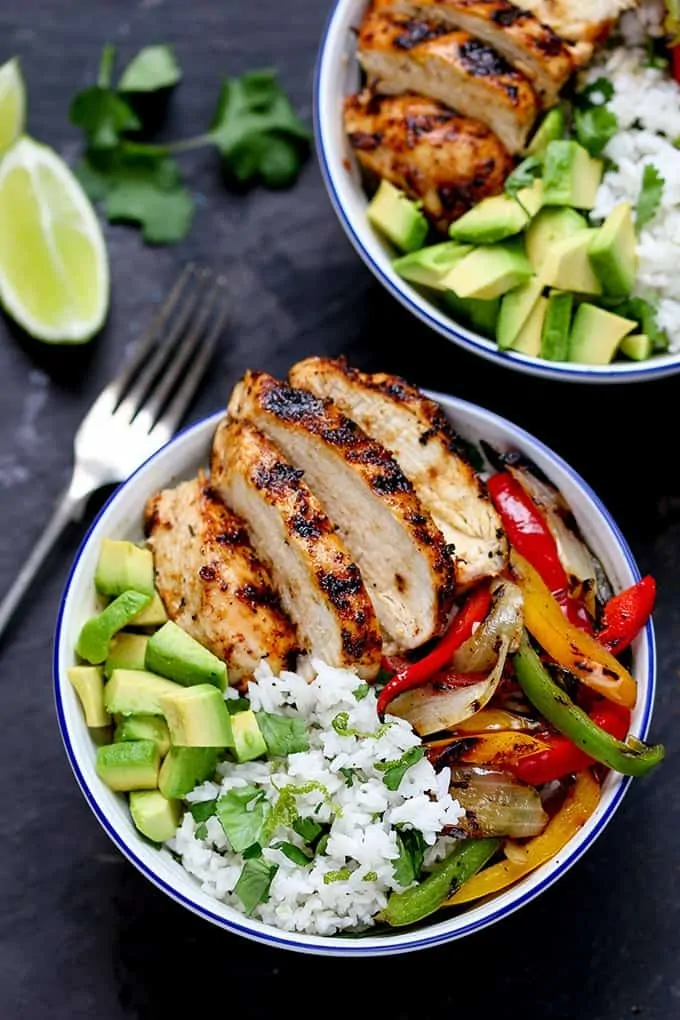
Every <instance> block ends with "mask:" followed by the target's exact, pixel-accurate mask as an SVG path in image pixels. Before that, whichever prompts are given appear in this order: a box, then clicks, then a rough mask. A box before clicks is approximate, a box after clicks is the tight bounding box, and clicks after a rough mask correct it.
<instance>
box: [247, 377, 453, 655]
mask: <svg viewBox="0 0 680 1020" xmlns="http://www.w3.org/2000/svg"><path fill="white" fill-rule="evenodd" d="M228 411H229V414H231V415H232V416H233V417H234V418H237V419H246V420H248V421H250V422H252V423H253V424H254V425H255V426H256V427H257V428H259V429H261V430H262V431H263V432H265V433H266V434H267V435H268V436H270V438H271V439H272V440H273V441H274V442H275V443H277V444H278V446H280V448H281V449H282V450H283V451H284V453H285V454H286V456H287V457H288V459H289V460H290V461H291V463H293V464H294V465H295V466H296V467H297V468H300V469H301V470H302V471H304V475H305V481H306V482H307V484H308V485H309V487H310V489H311V490H312V491H313V492H314V493H315V494H316V496H317V497H318V498H319V500H320V501H321V503H322V504H323V505H324V507H325V509H326V512H327V513H328V515H329V517H330V518H331V520H332V521H333V522H334V524H335V525H336V527H337V529H338V533H339V534H340V535H341V536H342V538H343V540H344V541H345V542H346V544H347V547H348V549H349V550H350V553H351V554H352V556H353V557H354V559H355V560H356V562H357V564H358V565H359V569H360V570H361V573H362V576H363V578H364V581H365V583H366V586H367V588H368V591H369V594H370V595H371V598H372V600H373V604H374V606H375V611H376V614H377V616H378V620H379V621H380V625H381V627H382V630H383V635H384V637H385V640H386V648H388V650H389V651H390V652H395V651H405V650H406V649H409V648H416V647H418V646H419V645H421V644H423V643H424V642H425V641H428V640H429V639H430V638H431V637H434V636H435V635H436V634H439V633H441V631H442V630H443V629H444V628H445V626H446V624H447V622H448V617H449V614H450V610H451V608H452V603H453V592H454V565H453V560H452V558H451V556H450V553H449V551H448V549H447V547H446V543H445V541H444V537H443V535H442V533H441V532H440V530H439V529H438V528H437V527H436V525H435V524H434V522H433V521H432V518H431V517H430V515H429V513H428V512H427V511H426V510H425V508H424V507H423V506H422V504H421V502H420V500H419V499H418V497H417V496H416V494H415V492H414V489H413V486H412V485H411V483H410V482H409V481H408V479H407V478H406V477H405V475H404V473H403V471H402V470H401V468H400V467H399V465H398V464H397V462H396V461H395V459H394V457H392V455H391V454H390V453H389V451H388V450H386V449H385V447H384V446H382V445H381V444H380V443H378V442H377V441H376V440H374V439H371V438H370V437H369V436H367V435H366V433H365V432H364V431H363V430H362V429H361V428H360V427H359V426H358V425H357V424H356V422H354V421H353V420H351V419H350V418H347V417H346V416H345V415H343V414H342V413H341V412H340V410H339V409H338V408H337V407H336V406H335V405H334V404H333V403H332V402H331V401H322V400H319V398H318V397H316V396H314V395H313V394H312V393H311V392H309V391H308V390H302V389H295V388H294V387H291V386H289V385H288V384H287V383H285V382H281V381H279V380H277V379H274V378H272V376H270V375H267V374H265V373H264V372H247V373H246V375H245V377H244V378H243V380H242V381H241V382H240V383H238V384H237V385H236V386H235V387H234V390H233V393H232V396H231V399H230V401H229V407H228Z"/></svg>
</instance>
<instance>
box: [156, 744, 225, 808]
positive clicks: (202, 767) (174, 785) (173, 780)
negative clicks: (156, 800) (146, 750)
mask: <svg viewBox="0 0 680 1020" xmlns="http://www.w3.org/2000/svg"><path fill="white" fill-rule="evenodd" d="M218 754H219V752H218V750H217V749H216V748H214V747H171V748H170V750H169V751H168V753H167V755H166V756H165V758H164V759H163V764H162V765H161V770H160V772H159V774H158V788H159V790H160V791H161V793H162V794H163V796H164V797H169V798H170V799H172V798H173V797H179V798H180V799H181V798H182V797H186V795H187V793H190V792H191V791H192V790H193V788H194V787H195V786H197V785H198V784H199V783H204V782H205V781H206V779H212V777H213V776H214V775H215V769H216V768H217V758H218Z"/></svg>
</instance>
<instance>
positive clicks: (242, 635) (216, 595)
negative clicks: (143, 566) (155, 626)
mask: <svg viewBox="0 0 680 1020" xmlns="http://www.w3.org/2000/svg"><path fill="white" fill-rule="evenodd" d="M145 528H146V534H147V539H148V543H149V545H150V547H151V549H152V550H153V554H154V566H155V570H156V586H157V588H158V591H159V593H160V596H161V598H162V599H163V602H164V604H165V608H166V610H167V613H168V616H169V617H170V619H171V620H174V621H175V623H177V624H179V626H180V627H182V628H183V629H184V630H186V631H187V632H188V633H189V634H191V636H192V637H194V638H196V640H197V641H200V642H201V644H202V645H205V646H206V648H209V649H210V651H211V652H213V653H214V654H215V655H217V656H218V657H219V658H220V659H223V660H224V661H225V662H226V663H227V665H228V667H229V679H230V682H232V683H233V682H235V681H237V680H240V679H243V678H245V677H248V676H250V675H252V673H253V671H254V670H255V668H256V667H257V665H258V664H259V663H260V662H261V661H262V660H263V659H266V660H267V662H268V663H269V665H270V666H271V668H272V670H273V671H274V672H275V673H278V672H279V671H280V670H281V669H288V668H294V665H295V658H296V655H297V651H298V649H299V647H300V644H299V641H298V637H297V633H296V631H295V627H294V626H293V624H292V622H291V620H290V619H289V618H288V616H287V615H286V614H285V612H284V611H283V609H282V607H281V603H280V600H279V596H278V594H277V592H276V590H275V588H274V586H273V584H272V579H271V576H270V574H269V572H268V571H267V569H266V568H265V566H264V565H263V564H262V563H261V562H260V560H259V559H258V558H257V556H256V555H255V552H254V551H253V549H252V547H251V545H250V543H249V541H248V534H247V531H246V528H245V525H244V522H243V520H241V519H240V518H239V517H237V516H236V514H234V513H233V512H232V511H231V510H229V509H227V507H226V506H225V505H224V503H223V502H222V500H221V499H220V498H219V496H218V495H217V493H216V492H215V491H214V489H213V488H212V487H211V485H210V484H208V482H207V481H206V479H205V478H204V477H203V476H199V477H198V478H195V479H193V481H190V482H182V483H181V484H180V485H178V486H177V487H176V488H174V489H164V490H163V491H162V492H159V493H158V494H157V495H155V496H153V497H152V498H151V499H150V500H149V502H148V503H147V506H146V511H145Z"/></svg>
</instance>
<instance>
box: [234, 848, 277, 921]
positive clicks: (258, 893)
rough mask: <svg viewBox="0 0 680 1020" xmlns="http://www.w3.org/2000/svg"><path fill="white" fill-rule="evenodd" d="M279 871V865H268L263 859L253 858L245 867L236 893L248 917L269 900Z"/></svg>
mask: <svg viewBox="0 0 680 1020" xmlns="http://www.w3.org/2000/svg"><path fill="white" fill-rule="evenodd" d="M278 870H279V869H278V865H277V864H267V862H266V861H265V860H264V858H263V857H253V858H251V859H250V860H248V861H246V862H245V864H244V865H243V869H242V871H241V874H240V875H239V877H238V881H237V882H236V885H235V886H234V892H235V893H236V895H237V896H238V898H239V899H240V901H241V903H242V904H243V906H244V908H245V912H246V914H247V915H248V916H250V914H252V912H253V910H254V909H255V907H256V906H257V905H258V904H259V903H266V902H267V900H268V899H269V887H270V885H271V884H272V880H273V878H274V875H275V874H276V872H277V871H278Z"/></svg>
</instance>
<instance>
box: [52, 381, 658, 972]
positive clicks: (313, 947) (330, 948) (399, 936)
mask: <svg viewBox="0 0 680 1020" xmlns="http://www.w3.org/2000/svg"><path fill="white" fill-rule="evenodd" d="M424 392H425V393H426V395H427V396H429V397H431V398H432V399H434V400H439V401H444V402H445V408H446V409H447V410H451V409H453V410H454V411H455V410H456V409H460V410H461V412H463V413H465V412H466V411H467V412H468V413H472V414H473V415H474V414H478V415H479V414H481V415H483V416H484V418H485V419H486V420H489V421H490V422H492V423H494V424H496V425H497V426H498V427H500V428H501V429H503V430H509V431H510V433H511V434H514V436H515V437H516V438H517V439H519V440H520V441H522V442H526V443H528V444H529V446H530V447H531V446H533V447H536V448H538V449H539V450H540V452H541V453H542V454H543V455H544V456H546V457H547V458H548V459H549V460H550V461H551V462H552V463H553V464H556V465H557V467H558V468H559V469H561V470H562V471H563V472H565V473H566V474H567V475H568V476H569V478H570V479H571V480H572V481H573V483H574V484H575V485H576V486H578V488H579V489H581V490H582V491H583V493H584V495H585V496H586V498H587V500H588V501H589V502H590V503H592V504H593V506H594V508H595V510H596V511H598V512H599V514H600V516H601V518H602V520H603V523H604V524H605V526H606V529H607V531H608V532H609V534H610V536H611V538H612V540H613V542H614V544H615V545H616V547H617V550H618V552H619V554H620V555H621V556H622V558H623V560H624V561H625V563H626V565H627V567H628V569H629V570H630V572H631V574H632V575H633V576H634V577H635V578H636V579H639V577H640V570H639V568H638V565H637V563H636V560H635V558H634V556H633V553H632V550H631V549H630V547H629V545H628V542H627V541H626V539H625V537H624V536H623V533H622V532H621V530H620V528H619V527H618V525H617V523H616V521H615V520H614V518H613V517H612V515H611V513H610V512H609V510H608V509H607V508H606V506H605V505H604V503H603V502H602V500H601V499H600V498H599V496H598V495H597V494H596V493H595V491H594V490H593V489H592V488H591V487H590V485H589V484H588V483H587V482H586V481H585V479H583V478H582V477H581V475H580V474H579V473H578V472H577V471H576V470H575V469H574V468H572V467H571V465H569V464H568V462H567V461H566V460H564V459H563V458H562V457H561V456H560V455H559V454H558V453H556V452H555V451H554V450H552V449H551V448H550V447H549V446H547V445H546V444H545V443H543V442H542V441H541V440H540V439H538V438H537V437H536V436H534V435H533V434H532V433H530V432H528V431H527V430H525V429H523V428H522V427H521V426H518V425H515V424H514V423H513V422H511V421H509V419H507V418H505V417H503V416H502V415H498V414H496V413H495V412H491V411H488V410H487V409H486V408H483V407H481V406H480V405H478V404H475V403H472V402H471V401H467V400H464V399H462V398H459V397H453V396H450V395H449V394H444V393H440V392H437V391H432V390H424ZM447 405H448V406H447ZM224 413H225V412H224V410H220V411H217V412H215V413H214V414H211V415H208V416H206V417H204V418H201V419H199V420H198V421H196V422H194V423H193V424H191V425H189V426H188V427H186V428H185V429H182V430H181V431H180V432H178V433H176V435H175V436H174V437H173V438H172V439H170V440H169V441H168V442H167V443H166V444H165V445H164V446H162V447H161V448H160V449H159V450H157V451H156V453H154V454H152V456H150V457H149V458H148V459H147V460H146V461H145V462H144V463H143V464H142V465H140V467H139V468H137V470H136V471H134V472H133V474H131V475H130V476H129V477H128V478H127V479H126V480H125V481H124V482H122V483H121V484H120V485H119V486H118V487H117V488H116V489H115V490H114V492H113V493H112V494H111V495H110V496H109V498H108V499H107V500H106V502H105V503H104V505H103V506H102V507H101V509H100V510H99V512H98V513H97V515H96V516H95V518H94V520H93V521H92V523H91V524H90V526H89V528H88V529H87V532H86V534H85V536H84V537H83V539H82V541H81V543H80V545H79V547H78V550H77V552H76V554H75V557H74V559H73V561H72V564H71V567H70V570H69V574H68V577H67V579H66V582H65V584H64V587H63V590H62V595H61V600H60V604H59V610H58V614H57V620H56V625H55V632H54V642H53V663H52V671H53V672H52V679H53V697H54V703H55V709H56V714H57V722H58V726H59V731H60V735H61V738H62V742H63V744H64V748H65V751H66V756H67V758H68V761H69V764H70V766H71V769H72V771H73V773H74V776H75V778H76V781H77V783H78V786H79V787H80V790H81V792H82V794H83V796H84V797H85V800H86V801H87V803H88V805H89V807H90V809H91V811H92V812H93V814H94V816H95V818H96V819H97V821H98V822H99V824H100V825H101V827H102V828H103V829H104V831H105V832H106V834H107V835H108V837H109V838H110V839H111V840H112V842H113V843H114V844H115V845H116V846H117V848H118V849H119V850H120V851H121V853H122V854H123V855H124V856H125V857H126V858H127V859H128V860H129V861H130V862H131V863H132V864H133V865H134V866H135V867H136V868H137V869H138V870H139V871H140V872H141V873H142V874H143V875H144V876H145V877H146V878H147V879H149V880H150V881H151V882H152V883H153V885H155V886H156V887H157V888H158V889H160V890H161V892H164V893H166V894H167V895H168V896H169V897H170V898H171V899H173V900H175V902H177V903H180V904H181V905H183V906H185V907H187V908H188V909H189V910H191V911H192V912H193V913H195V914H197V915H198V916H200V917H202V918H204V919H205V920H207V921H209V922H211V923H212V924H214V925H216V926H217V927H219V928H222V929H223V930H225V931H227V932H230V933H232V934H239V935H243V936H244V937H246V938H248V939H250V940H252V941H256V942H259V943H261V944H264V945H269V946H272V947H278V948H283V949H287V950H291V951H294V952H300V953H306V954H311V955H325V956H337V957H340V956H354V957H359V956H361V957H368V956H386V955H393V954H399V953H404V952H410V951H411V950H420V949H426V948H429V947H434V946H439V945H444V944H446V943H447V942H452V941H455V940H457V939H459V938H462V937H463V936H466V935H471V934H473V933H475V932H477V931H480V930H482V929H483V928H486V927H489V926H490V925H492V924H494V923H495V922H497V921H500V920H503V919H504V918H506V917H508V916H510V914H513V913H514V912H515V911H516V910H519V909H520V908H521V907H523V906H525V905H526V904H527V903H529V902H531V901H532V900H534V899H535V898H536V897H537V896H539V895H540V894H541V893H542V892H544V891H545V890H546V889H548V888H549V887H550V886H552V885H553V884H554V883H555V882H556V881H557V880H558V879H560V878H561V877H562V876H563V875H565V874H566V872H567V871H569V869H570V868H571V867H572V866H573V865H574V864H575V863H576V862H577V861H578V860H579V859H580V858H581V857H582V856H583V854H584V853H585V852H586V851H587V850H588V849H589V847H590V846H591V845H592V844H593V842H594V841H595V840H596V839H597V837H598V836H599V835H601V833H602V832H603V831H604V829H605V827H606V826H607V825H608V824H609V822H610V821H611V819H612V818H613V816H614V814H615V813H616V810H617V809H618V807H619V805H620V804H621V801H622V799H623V797H624V795H625V793H626V792H627V790H628V788H629V786H630V784H631V781H632V777H630V776H621V775H616V776H615V777H614V778H615V784H616V785H615V786H614V788H613V790H612V792H611V796H610V800H609V803H608V804H607V805H606V807H605V808H604V810H603V813H602V816H601V817H600V818H599V819H598V820H597V822H596V823H595V824H593V825H592V827H590V828H589V827H588V825H586V826H585V827H584V828H583V829H582V830H581V831H580V833H579V834H577V836H576V837H573V838H575V839H577V840H578V843H577V844H576V845H575V846H573V847H572V849H571V850H570V852H569V854H568V855H565V856H564V857H563V858H562V859H561V860H560V862H559V864H558V865H556V866H555V867H554V868H553V869H552V870H551V871H549V872H548V874H546V875H545V876H544V877H543V879H541V881H540V882H536V883H535V884H533V885H531V886H530V887H529V888H528V889H526V890H524V891H523V892H522V893H521V895H517V894H516V893H515V895H514V896H512V891H513V887H512V886H511V887H509V889H508V890H506V894H509V895H510V896H511V897H512V898H511V899H510V900H509V902H506V903H503V904H502V905H500V906H498V907H497V908H496V909H494V910H491V911H490V912H489V913H486V914H484V915H483V916H481V917H478V918H476V919H474V920H470V921H469V922H467V923H464V924H461V925H460V926H459V927H457V928H456V929H455V930H453V931H450V930H447V929H446V927H445V925H446V922H442V923H441V924H440V926H439V930H437V931H436V932H434V933H431V934H429V935H428V934H427V932H428V929H427V928H422V929H419V930H417V931H415V932H411V933H407V934H406V935H405V934H404V933H400V932H399V930H397V931H396V932H395V934H394V935H382V936H373V937H372V940H370V936H369V937H367V938H366V939H357V940H355V941H353V940H351V939H347V938H345V937H343V936H337V935H336V936H319V935H305V933H301V932H285V931H282V932H280V933H279V932H277V930H276V929H274V928H273V927H270V926H264V927H265V929H266V930H259V929H258V930H253V929H251V928H249V927H248V926H247V922H245V923H239V922H238V921H234V920H231V919H229V918H226V917H223V916H221V915H220V914H219V913H216V912H213V911H212V910H210V909H209V908H207V907H204V906H203V905H202V904H200V903H198V902H196V901H194V900H192V899H191V897H189V896H188V895H185V893H183V892H182V891H180V890H178V889H176V888H174V887H173V886H172V885H170V884H169V883H168V882H166V881H165V879H164V878H162V877H161V876H160V875H159V874H156V872H155V871H154V870H153V869H152V868H151V867H150V866H149V865H148V864H147V863H146V862H145V861H144V860H142V859H141V858H140V857H139V856H138V854H137V853H136V852H135V849H134V848H133V847H132V846H131V845H130V844H129V843H128V842H127V841H126V840H125V839H124V838H123V837H122V835H120V834H119V833H118V832H117V831H116V829H115V827H114V826H113V825H112V824H110V823H109V821H108V820H107V817H106V813H105V810H104V808H103V807H100V804H99V799H98V796H97V794H96V792H95V790H94V789H92V788H91V787H90V785H89V783H88V781H87V779H86V777H85V775H84V773H83V770H82V769H81V767H80V764H79V761H78V755H77V753H76V750H75V748H74V744H73V742H72V740H71V736H70V732H69V725H68V723H67V717H66V712H65V709H64V704H63V700H62V692H61V687H62V683H63V682H64V681H62V675H61V663H60V659H61V645H62V633H63V629H64V618H65V615H66V610H67V608H68V603H69V596H70V592H71V584H72V581H73V578H74V575H75V574H76V571H77V569H78V566H79V563H80V560H81V559H82V557H83V555H84V554H85V552H86V550H87V549H88V547H89V544H90V541H91V539H92V537H93V535H94V533H95V531H96V530H97V528H98V526H99V524H100V522H101V520H102V519H103V517H104V515H105V514H107V513H108V511H109V510H110V508H111V507H112V506H113V504H114V503H115V502H116V501H117V500H118V499H119V498H120V497H121V495H122V493H123V492H124V491H125V490H126V489H127V488H128V487H129V486H130V485H132V484H133V483H134V482H135V480H136V479H137V478H138V476H139V475H140V473H142V472H144V471H145V470H146V469H147V468H148V467H149V466H150V465H151V464H152V463H154V462H155V461H156V460H158V459H159V458H162V457H164V456H167V455H168V454H169V452H170V450H171V449H172V448H173V447H174V446H175V445H176V444H177V443H178V442H179V441H180V440H183V439H187V438H188V437H190V436H191V435H193V434H194V433H196V432H202V431H205V432H206V434H208V435H209V434H210V432H211V431H212V430H213V429H214V428H215V427H216V426H217V424H218V422H219V421H220V420H221V419H222V418H223V416H224ZM643 640H644V642H645V645H646V651H647V677H646V685H645V701H644V704H643V705H642V708H641V716H640V724H639V727H638V730H639V736H640V739H642V740H645V739H646V737H647V735H648V732H649V728H650V724H651V719H652V713H653V709H654V702H655V692H656V646H655V638H654V628H653V624H652V621H651V620H650V621H648V623H647V625H646V626H645V630H644V635H643ZM64 683H65V682H64ZM517 888H518V887H515V889H517ZM198 889H199V887H198V885H197V890H198ZM502 895H503V894H501V896H502ZM488 902H489V904H493V903H494V900H490V901H488ZM480 905H482V906H483V901H482V904H480ZM460 916H464V915H460ZM298 940H300V941H298ZM369 940H370V941H369ZM397 940H398V941H397Z"/></svg>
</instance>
